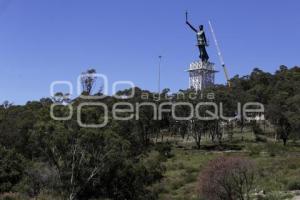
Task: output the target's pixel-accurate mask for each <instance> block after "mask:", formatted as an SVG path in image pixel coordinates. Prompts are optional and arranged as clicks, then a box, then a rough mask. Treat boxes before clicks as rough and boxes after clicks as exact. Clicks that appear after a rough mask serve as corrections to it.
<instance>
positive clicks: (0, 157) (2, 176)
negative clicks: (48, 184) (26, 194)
mask: <svg viewBox="0 0 300 200" xmlns="http://www.w3.org/2000/svg"><path fill="white" fill-rule="evenodd" d="M24 167H25V162H24V158H23V157H22V156H21V155H20V154H18V153H16V152H15V151H14V150H8V149H6V148H4V147H2V146H0V193H2V192H9V191H11V189H12V188H13V187H14V186H15V185H16V184H18V183H19V182H20V181H21V179H22V177H23V174H24Z"/></svg>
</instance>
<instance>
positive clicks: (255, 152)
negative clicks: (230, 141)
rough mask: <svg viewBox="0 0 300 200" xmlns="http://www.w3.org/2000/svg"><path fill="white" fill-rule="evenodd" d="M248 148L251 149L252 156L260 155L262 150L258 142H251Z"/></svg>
mask: <svg viewBox="0 0 300 200" xmlns="http://www.w3.org/2000/svg"><path fill="white" fill-rule="evenodd" d="M247 150H248V151H249V155H250V156H254V155H259V154H260V152H261V147H260V146H259V145H256V144H249V145H248V146H247Z"/></svg>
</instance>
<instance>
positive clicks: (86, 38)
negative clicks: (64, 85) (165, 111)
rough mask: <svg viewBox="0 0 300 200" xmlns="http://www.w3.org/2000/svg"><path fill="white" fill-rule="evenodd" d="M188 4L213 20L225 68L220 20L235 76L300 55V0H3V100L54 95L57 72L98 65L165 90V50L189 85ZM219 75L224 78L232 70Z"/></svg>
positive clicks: (111, 75)
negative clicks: (159, 82) (52, 92)
mask: <svg viewBox="0 0 300 200" xmlns="http://www.w3.org/2000/svg"><path fill="white" fill-rule="evenodd" d="M186 10H188V11H189V13H190V21H191V22H192V23H193V24H194V25H195V26H198V25H199V24H204V28H205V29H206V31H207V37H208V38H209V40H210V43H211V46H210V47H209V48H208V53H209V55H210V57H211V61H212V62H215V63H216V64H217V65H216V66H217V69H219V70H221V68H220V65H219V61H218V59H217V57H216V49H215V47H214V45H213V40H212V37H211V34H210V32H209V29H208V23H207V21H208V20H211V21H212V23H213V25H214V28H215V32H216V34H217V37H218V40H219V42H220V46H221V49H222V52H223V54H224V59H225V62H226V64H227V66H228V71H229V74H230V76H233V75H235V74H240V75H245V74H248V73H250V72H251V70H252V69H253V68H254V67H259V68H261V69H263V70H265V71H269V72H274V71H275V70H276V69H277V68H278V66H279V65H281V64H285V65H287V66H289V67H292V66H295V65H299V64H300V61H299V52H300V39H299V36H300V12H299V10H300V2H299V1H298V0H287V1H267V0H265V1H262V0H245V1H240V0H227V1H221V0H186V1H183V0H163V1H161V0H151V1H150V0H126V1H125V0H124V1H122V0H87V1H83V0H81V1H79V0H26V1H22V0H0V91H1V95H0V102H3V101H4V100H9V101H11V102H14V103H15V104H23V103H26V101H28V100H38V99H40V98H42V97H47V96H49V95H50V94H49V86H50V84H51V82H52V81H55V80H67V81H72V82H73V83H74V84H75V82H76V78H77V76H78V75H79V74H80V73H81V72H82V71H84V70H86V69H88V68H95V69H96V70H97V71H98V72H99V73H103V74H106V75H107V76H108V79H109V89H110V90H111V86H112V83H113V82H114V81H117V80H130V81H133V82H134V83H135V84H136V85H137V86H139V87H141V88H144V89H149V90H157V64H158V55H162V56H163V58H162V69H161V76H162V81H161V87H162V88H166V87H168V88H170V89H171V90H172V91H177V90H178V89H184V88H187V87H188V75H187V73H186V72H184V70H185V69H187V67H188V65H189V63H190V62H191V61H194V60H196V59H197V56H198V51H197V48H196V47H195V44H196V40H195V35H194V33H193V32H191V31H190V30H189V29H188V28H187V27H186V25H185V23H184V22H185V14H184V13H185V11H186ZM216 82H218V83H224V74H223V73H222V71H220V73H218V74H217V76H216ZM75 86H76V85H74V87H75Z"/></svg>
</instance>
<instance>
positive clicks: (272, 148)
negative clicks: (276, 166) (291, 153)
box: [266, 143, 284, 157]
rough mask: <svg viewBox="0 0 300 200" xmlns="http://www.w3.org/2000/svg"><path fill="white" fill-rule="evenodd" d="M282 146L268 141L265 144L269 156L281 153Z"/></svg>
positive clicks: (282, 150)
mask: <svg viewBox="0 0 300 200" xmlns="http://www.w3.org/2000/svg"><path fill="white" fill-rule="evenodd" d="M283 148H284V147H283V146H281V145H277V144H274V143H268V144H267V145H266V150H267V152H268V154H269V155H270V156H271V157H273V156H276V155H279V154H282V153H283V152H284V149H283Z"/></svg>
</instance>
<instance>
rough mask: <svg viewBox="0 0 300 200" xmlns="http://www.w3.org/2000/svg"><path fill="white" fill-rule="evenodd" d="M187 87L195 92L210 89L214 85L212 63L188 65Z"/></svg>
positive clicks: (200, 62)
mask: <svg viewBox="0 0 300 200" xmlns="http://www.w3.org/2000/svg"><path fill="white" fill-rule="evenodd" d="M187 71H188V72H189V87H190V88H194V89H195V90H196V91H198V90H203V89H205V88H207V87H211V86H213V85H214V83H215V73H216V72H217V71H216V70H214V63H211V62H202V61H195V62H192V63H191V64H190V67H189V69H188V70H187Z"/></svg>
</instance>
